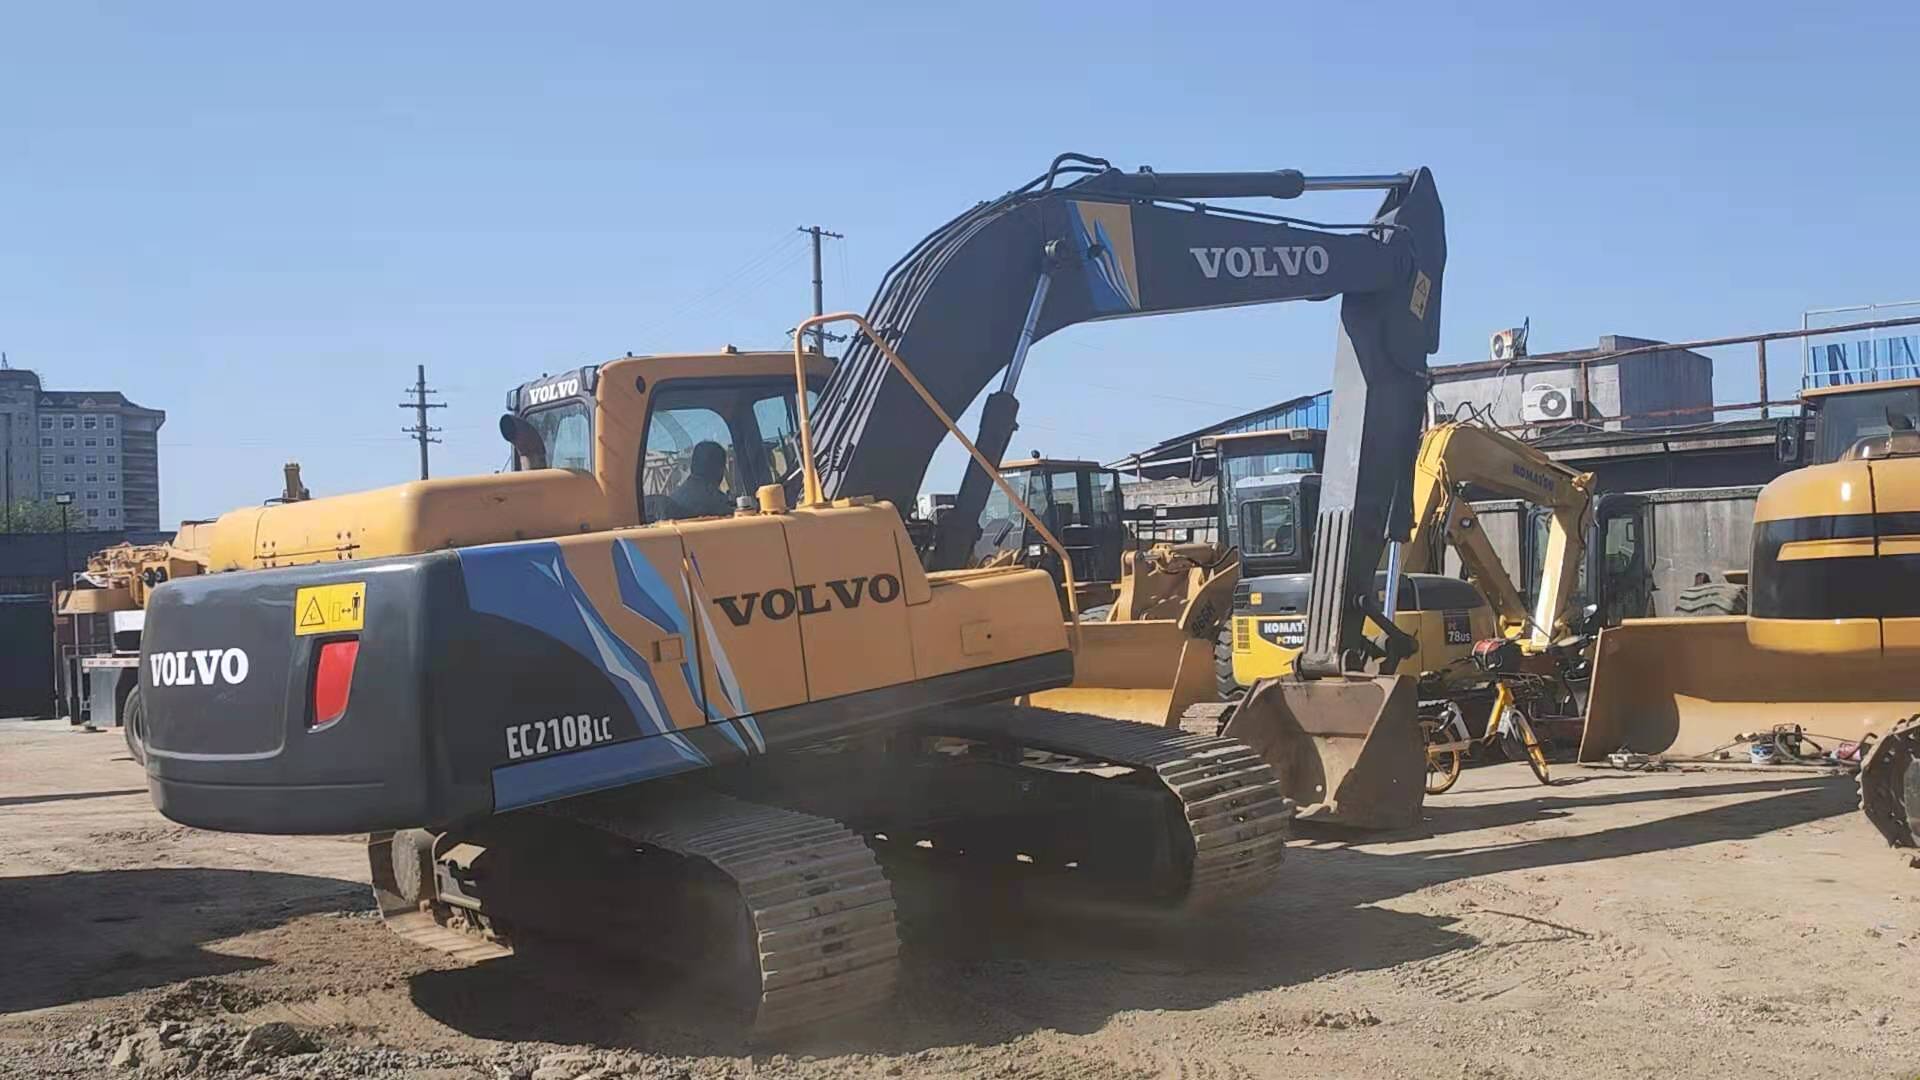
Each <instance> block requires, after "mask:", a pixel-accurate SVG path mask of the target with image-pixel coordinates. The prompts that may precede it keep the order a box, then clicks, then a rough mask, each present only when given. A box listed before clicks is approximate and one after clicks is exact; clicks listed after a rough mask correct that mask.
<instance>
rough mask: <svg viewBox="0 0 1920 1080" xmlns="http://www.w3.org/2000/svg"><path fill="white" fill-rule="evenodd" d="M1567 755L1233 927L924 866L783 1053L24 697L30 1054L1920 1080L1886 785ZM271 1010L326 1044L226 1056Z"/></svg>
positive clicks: (414, 1071)
mask: <svg viewBox="0 0 1920 1080" xmlns="http://www.w3.org/2000/svg"><path fill="white" fill-rule="evenodd" d="M1558 772H1559V776H1560V777H1561V779H1560V780H1559V782H1558V783H1557V784H1556V785H1555V786H1553V787H1551V788H1542V787H1539V786H1538V785H1536V784H1535V783H1534V782H1533V780H1532V778H1531V777H1530V776H1529V775H1528V774H1527V772H1526V770H1525V769H1524V768H1522V767H1520V766H1504V765H1503V766H1496V767H1491V768H1483V769H1477V770H1472V771H1470V772H1469V773H1468V774H1467V775H1466V776H1465V777H1464V778H1463V779H1462V781H1461V783H1460V786H1459V787H1458V788H1457V789H1456V790H1455V791H1454V792H1451V793H1449V794H1447V795H1444V796H1440V797H1438V798H1436V799H1433V800H1430V801H1429V804H1428V814H1427V820H1426V823H1425V826H1424V827H1423V828H1421V829H1419V830H1417V831H1414V832H1410V833H1405V834H1396V835H1392V836H1389V837H1386V838H1371V839H1367V840H1365V841H1364V842H1351V841H1350V840H1349V839H1348V838H1341V837H1333V836H1330V835H1319V836H1302V837H1301V838H1300V839H1299V840H1298V841H1297V842H1296V843H1295V845H1294V847H1293V848H1292V850H1291V852H1290V856H1291V864H1290V868H1289V870H1288V872H1287V875H1286V883H1285V885H1284V886H1283V887H1281V888H1279V889H1276V890H1274V891H1273V892H1272V893H1271V894H1270V895H1268V896H1265V897H1263V898H1261V899H1259V900H1257V901H1254V902H1252V903H1250V904H1248V905H1246V906H1244V907H1243V908H1240V909H1236V910H1234V911H1231V912H1226V913H1220V914H1216V915H1213V916H1211V917H1209V918H1208V919H1207V920H1206V921H1204V922H1202V923H1200V924H1188V925H1181V926H1170V925H1163V924H1151V923H1142V922H1116V921H1114V920H1113V919H1112V918H1110V917H1089V916H1084V915H1073V914H1068V913H1064V912H1051V913H1042V914H1032V913H1029V914H1008V913H1005V912H999V913H995V909H994V906H993V905H992V904H990V903H981V902H978V900H979V898H968V897H966V896H965V895H964V892H960V893H956V891H955V890H952V889H948V888H942V887H939V886H937V885H935V884H929V883H922V882H908V883H905V884H903V885H902V887H901V891H902V892H903V894H904V895H903V910H904V911H905V914H906V915H907V917H908V919H909V923H908V926H907V931H906V940H907V944H906V951H905V953H904V958H903V968H904V973H903V982H902V986H901V989H900V992H899V994H898V998H897V1001H896V1003H895V1004H894V1005H893V1006H892V1007H891V1008H890V1009H888V1010H886V1011H884V1012H882V1013H880V1014H879V1015H876V1016H874V1017H872V1018H871V1019H870V1020H869V1021H867V1022H865V1023H862V1024H860V1025H856V1026H853V1027H852V1028H851V1029H850V1030H846V1031H840V1032H835V1033H832V1034H827V1035H822V1036H820V1037H818V1038H817V1039H816V1040H815V1041H814V1042H812V1043H810V1044H804V1045H799V1046H792V1047H788V1048H786V1049H785V1050H784V1051H783V1052H781V1053H777V1054H767V1053H757V1052H755V1051H754V1050H753V1049H752V1048H751V1047H749V1046H748V1045H746V1044H745V1043H744V1042H743V1041H742V1040H741V1039H740V1038H739V1037H738V1036H737V1035H736V1034H733V1033H732V1032H730V1031H729V1030H727V1029H726V1028H724V1027H719V1026H716V1025H715V1024H714V1023H712V1022H711V1020H710V1018H708V1017H706V1016H704V1015H702V1013H701V1009H700V1007H699V1006H698V1005H697V1004H692V1002H696V1001H697V1000H698V999H696V998H692V997H691V996H690V995H688V994H687V993H685V992H684V988H683V987H681V986H679V985H678V984H677V980H676V979H675V977H674V976H673V975H671V974H670V973H667V972H664V971H660V970H654V969H650V968H648V967H647V966H645V965H644V964H636V963H633V962H627V961H622V962H619V963H611V962H607V961H597V960H595V959H594V958H591V957H577V958H574V959H572V960H567V959H562V960H555V959H554V958H552V957H548V958H545V959H543V960H541V961H539V962H538V963H536V962H534V961H531V960H523V959H522V958H519V957H515V958H512V959H508V960H504V961H496V962H494V963H491V964H486V965H481V966H478V967H472V968H461V967H458V966H457V965H455V964H454V963H453V962H451V961H449V960H448V959H446V958H445V957H442V956H441V955H439V954H436V953H430V952H426V951H422V950H420V949H417V948H415V947H413V946H410V945H408V944H406V943H404V942H402V941H400V940H398V939H397V938H394V937H392V936H391V935H389V934H388V933H387V932H386V931H385V930H384V929H383V928H382V927H381V926H380V924H379V921H378V919H377V918H376V917H374V916H373V915H372V914H371V912H370V908H369V903H368V901H367V900H366V898H365V895H364V894H365V886H364V885H363V881H364V877H363V868H362V856H361V852H360V845H359V843H358V841H357V840H354V839H349V838H307V839H291V840H289V839H268V838H257V837H248V836H234V835H224V834H218V833H207V832H197V831H194V830H191V829H186V828H182V827H180V826H176V825H173V824H171V823H169V822H167V821H166V820H165V819H163V818H161V817H160V816H159V815H158V814H157V813H155V812H154V810H153V809H152V807H151V805H150V804H149V802H148V800H147V795H146V791H145V783H144V777H143V776H142V774H141V772H140V770H139V769H138V767H136V766H135V765H134V764H133V763H132V762H131V761H130V760H128V758H127V757H126V754H125V751H124V748H123V746H122V745H121V743H120V739H119V736H118V733H105V734H97V735H88V734H79V733H75V732H72V731H70V730H69V729H68V728H67V727H66V726H65V725H64V724H62V723H54V722H31V723H29V722H17V721H8V722H0V926H4V927H5V928H6V930H7V936H6V939H5V944H4V945H0V1076H7V1077H13V1076H21V1077H27V1076H49V1077H80V1076H120V1077H126V1076H133V1075H140V1076H150V1075H155V1074H162V1073H165V1072H167V1071H169V1070H174V1071H182V1070H186V1069H188V1068H189V1067H191V1066H193V1065H194V1063H195V1062H198V1065H199V1069H200V1072H201V1073H202V1074H209V1073H218V1072H220V1071H221V1070H223V1069H226V1068H228V1067H229V1066H231V1067H232V1068H233V1069H234V1070H235V1071H234V1072H233V1075H239V1071H240V1070H247V1071H252V1072H256V1073H266V1074H270V1075H286V1076H307V1077H334V1076H339V1077H353V1076H426V1077H444V1078H448V1080H452V1078H458V1077H475V1076H478V1077H485V1078H489V1080H491V1078H494V1077H501V1078H511V1077H526V1076H528V1075H536V1076H538V1077H539V1078H540V1080H558V1078H562V1077H577V1076H581V1075H587V1076H593V1077H609V1076H615V1075H631V1076H647V1077H659V1078H670V1077H688V1078H694V1077H698V1078H718V1077H746V1076H755V1077H762V1076H765V1077H810V1078H811V1077H828V1076H873V1077H896V1076H934V1077H963V1076H965V1077H974V1076H990V1077H1000V1078H1020V1077H1035V1078H1047V1080H1069V1078H1073V1080H1078V1078H1082V1077H1086V1078H1096V1080H1104V1078H1115V1080H1118V1078H1135V1077H1139V1078H1148V1077H1194V1078H1210V1077H1265V1076H1303V1077H1305V1076H1311V1077H1402V1076H1404V1077H1418V1078H1420V1080H1434V1078H1450V1077H1455V1076H1459V1077H1488V1078H1496V1077H1497V1078H1505V1077H1516V1078H1517V1077H1549V1076H1551V1077H1554V1078H1556V1080H1569V1078H1580V1077H1599V1076H1616V1075H1625V1076H1640V1075H1661V1076H1682V1077H1734V1076H1738V1077H1762V1076H1815V1075H1818V1076H1842V1077H1846V1076H1861V1077H1907V1078H1912V1077H1915V1076H1916V1075H1920V1030H1916V1017H1917V1016H1920V1010H1916V1009H1915V1008H1914V1006H1915V1004H1916V1003H1917V1002H1920V870H1914V869H1910V868H1909V867H1908V866H1907V864H1906V862H1905V861H1904V860H1902V859H1899V858H1897V857H1896V856H1895V855H1893V854H1892V853H1890V852H1889V851H1888V850H1887V849H1886V848H1885V847H1884V846H1883V845H1882V844H1881V842H1880V840H1879V837H1878V836H1877V835H1875V834H1874V833H1873V831H1872V830H1871V828H1869V827H1868V826H1867V824H1866V823H1865V821H1864V820H1863V819H1861V818H1859V817H1858V815H1857V813H1856V811H1855V809H1854V787H1853V782H1852V781H1851V780H1850V779H1846V778H1840V777H1826V776H1816V775H1811V774H1806V773H1798V772H1769V771H1757V770H1751V769H1749V770H1741V771H1731V770H1716V771H1699V772H1685V773H1662V774H1623V773H1614V772H1601V771H1589V770H1583V769H1577V768H1573V767H1571V766H1563V767H1561V768H1560V769H1559V771H1558ZM274 1021H283V1022H285V1023H287V1024H290V1025H292V1027H291V1029H289V1028H280V1027H272V1026H271V1024H272V1022H274ZM262 1025H268V1026H267V1027H263V1026H262ZM254 1029H259V1030H260V1031H261V1032H278V1033H281V1034H286V1033H287V1032H289V1031H291V1032H292V1033H293V1036H292V1037H293V1038H295V1039H297V1041H298V1043H299V1044H300V1045H295V1046H292V1047H290V1048H286V1049H283V1051H282V1052H281V1053H280V1054H279V1056H255V1057H251V1058H246V1059H243V1058H240V1057H238V1056H223V1055H225V1054H227V1053H228V1050H230V1049H231V1048H232V1047H233V1046H235V1045H237V1042H236V1040H238V1039H239V1038H240V1036H241V1035H243V1034H245V1033H246V1032H248V1031H251V1030H254ZM252 1037H254V1038H259V1037H261V1036H260V1035H259V1034H258V1033H256V1035H255V1036H252ZM142 1040H145V1043H144V1044H143V1045H144V1047H145V1053H144V1057H143V1060H145V1061H146V1062H147V1064H146V1065H145V1066H144V1067H140V1068H139V1071H138V1072H134V1071H132V1068H131V1067H120V1066H115V1065H113V1064H111V1059H112V1058H113V1057H114V1055H115V1054H116V1053H118V1054H119V1055H120V1057H121V1058H122V1060H123V1061H124V1060H126V1058H127V1056H128V1055H129V1054H130V1053H133V1054H138V1053H139V1051H140V1049H141V1047H139V1046H136V1047H135V1049H134V1050H133V1051H128V1050H126V1049H125V1048H124V1047H123V1045H122V1044H125V1043H141V1042H142ZM223 1046H224V1047H227V1048H228V1050H223V1049H220V1047H223ZM168 1047H171V1048H172V1049H167V1048H168ZM195 1047H199V1048H201V1049H194V1048H195ZM156 1055H157V1060H156Z"/></svg>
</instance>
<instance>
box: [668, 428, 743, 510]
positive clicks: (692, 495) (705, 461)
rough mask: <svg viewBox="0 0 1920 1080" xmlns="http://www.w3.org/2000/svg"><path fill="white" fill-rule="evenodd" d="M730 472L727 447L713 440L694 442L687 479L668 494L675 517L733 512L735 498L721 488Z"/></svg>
mask: <svg viewBox="0 0 1920 1080" xmlns="http://www.w3.org/2000/svg"><path fill="white" fill-rule="evenodd" d="M726 475H727V451H726V448H725V447H723V446H721V445H720V444H719V443H717V442H714V441H712V440H711V439H705V440H702V441H700V442H697V443H694V444H693V453H692V454H691V455H689V461H688V462H687V478H686V479H684V480H682V481H680V483H679V484H677V485H675V486H674V489H673V491H672V492H670V493H669V494H668V496H667V500H668V502H669V503H670V509H671V512H670V513H669V514H668V515H667V516H668V517H673V518H696V517H725V516H726V515H728V514H731V513H733V500H732V499H730V498H728V497H727V493H726V492H724V491H721V490H720V481H721V480H723V479H725V478H726Z"/></svg>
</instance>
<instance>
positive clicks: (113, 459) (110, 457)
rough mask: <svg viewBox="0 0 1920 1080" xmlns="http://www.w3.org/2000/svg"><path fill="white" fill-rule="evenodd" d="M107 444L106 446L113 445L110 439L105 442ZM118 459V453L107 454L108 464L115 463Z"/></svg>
mask: <svg viewBox="0 0 1920 1080" xmlns="http://www.w3.org/2000/svg"><path fill="white" fill-rule="evenodd" d="M107 445H108V446H112V445H113V443H112V441H111V440H109V441H108V443H107ZM119 460H120V455H119V454H108V455H107V464H109V465H112V464H115V463H116V462H118V461H119Z"/></svg>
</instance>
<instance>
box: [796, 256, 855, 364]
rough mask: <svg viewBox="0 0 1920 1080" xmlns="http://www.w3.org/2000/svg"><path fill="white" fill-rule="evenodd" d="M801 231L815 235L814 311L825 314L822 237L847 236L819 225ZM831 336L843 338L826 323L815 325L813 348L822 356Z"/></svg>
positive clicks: (835, 338)
mask: <svg viewBox="0 0 1920 1080" xmlns="http://www.w3.org/2000/svg"><path fill="white" fill-rule="evenodd" d="M800 231H801V232H803V233H806V234H807V235H808V236H811V237H813V313H814V314H815V315H825V314H826V313H827V309H826V296H825V293H824V292H823V291H822V285H821V281H820V238H821V237H823V236H824V237H830V238H832V239H834V240H845V239H846V237H845V236H842V235H841V234H839V233H837V232H828V231H827V230H825V229H823V228H821V227H820V226H818V225H802V226H800ZM830 336H831V337H833V339H834V340H835V341H839V340H841V339H840V338H839V337H838V336H837V335H829V334H828V333H827V328H826V327H825V326H824V325H822V326H816V327H814V328H813V350H814V351H815V352H817V353H819V354H820V355H821V356H825V355H827V338H828V337H830Z"/></svg>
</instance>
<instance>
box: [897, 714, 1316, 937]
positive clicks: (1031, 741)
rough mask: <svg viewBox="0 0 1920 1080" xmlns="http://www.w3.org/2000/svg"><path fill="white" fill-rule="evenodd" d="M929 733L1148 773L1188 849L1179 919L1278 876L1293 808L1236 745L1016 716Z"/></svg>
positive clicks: (947, 722) (954, 720) (981, 718)
mask: <svg viewBox="0 0 1920 1080" xmlns="http://www.w3.org/2000/svg"><path fill="white" fill-rule="evenodd" d="M935 726H936V727H937V728H938V730H939V731H940V733H942V734H954V735H963V736H972V737H980V738H989V739H1004V740H1011V741H1013V742H1015V743H1017V744H1019V745H1021V746H1024V747H1028V748H1032V749H1036V750H1044V751H1049V752H1052V753H1058V754H1065V755H1070V756H1073V757H1077V758H1083V759H1088V760H1095V761H1102V762H1107V763H1110V764H1114V765H1124V766H1129V767H1132V768H1135V769H1143V770H1151V771H1152V772H1153V773H1154V774H1155V775H1157V776H1158V777H1159V779H1160V782H1161V784H1162V785H1163V786H1164V787H1165V789H1166V790H1167V791H1168V792H1169V793H1171V794H1172V795H1173V797H1174V798H1176V799H1178V800H1179V802H1180V805H1181V809H1182V812H1183V816H1184V818H1185V820H1186V824H1187V831H1188V837H1189V838H1190V840H1191V842H1192V845H1193V862H1192V867H1191V870H1190V873H1189V876H1188V880H1187V882H1186V887H1185V889H1184V890H1182V891H1181V892H1180V899H1179V906H1180V907H1181V908H1182V909H1187V910H1191V909H1198V908H1205V907H1209V906H1212V905H1216V904H1221V903H1227V902H1231V901H1235V900H1239V899H1242V898H1245V897H1247V896H1251V895H1253V894H1255V893H1258V892H1261V891H1262V890H1264V889H1265V888H1266V887H1267V886H1269V885H1270V884H1272V883H1273V881H1274V879H1275V878H1277V877H1278V876H1279V874H1280V867H1281V862H1282V860H1283V859H1284V858H1285V852H1286V845H1287V841H1288V839H1290V838H1291V835H1292V825H1293V812H1294V804H1293V801H1292V800H1290V799H1288V798H1286V797H1285V796H1284V795H1282V794H1281V793H1280V786H1279V782H1278V780H1277V779H1276V778H1275V776H1274V773H1273V769H1272V767H1271V766H1269V765H1267V764H1266V762H1264V761H1262V760H1261V759H1260V755H1259V754H1257V753H1255V752H1254V751H1253V750H1252V749H1251V748H1250V747H1248V746H1246V745H1245V744H1244V743H1241V742H1239V741H1238V740H1235V739H1228V738H1224V737H1221V736H1218V735H1208V734H1195V733H1191V732H1186V731H1180V730H1176V729H1172V728H1161V727H1152V726H1149V725H1146V724H1137V723H1129V722H1126V721H1117V720H1111V719H1108V718H1105V717H1099V716H1089V715H1086V714H1082V713H1068V712H1059V711H1055V710H1052V709H1041V708H1031V707H1022V706H1001V707H996V708H991V709H980V710H974V711H970V712H967V713H963V714H960V715H958V716H943V717H942V718H941V719H940V721H939V722H938V723H937V724H936V725H935Z"/></svg>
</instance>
